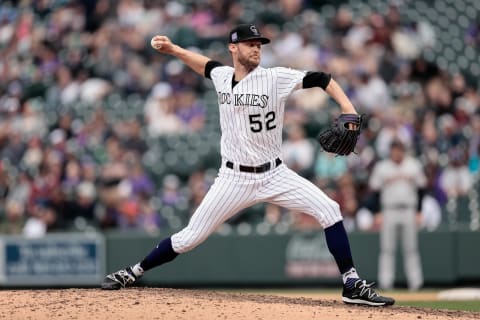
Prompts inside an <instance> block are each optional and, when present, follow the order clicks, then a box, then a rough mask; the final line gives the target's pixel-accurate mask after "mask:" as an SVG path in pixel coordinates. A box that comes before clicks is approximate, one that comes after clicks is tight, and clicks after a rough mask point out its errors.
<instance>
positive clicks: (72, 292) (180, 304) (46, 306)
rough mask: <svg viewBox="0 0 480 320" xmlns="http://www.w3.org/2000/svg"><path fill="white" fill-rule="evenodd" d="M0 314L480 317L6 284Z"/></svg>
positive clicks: (199, 293) (279, 299) (260, 298)
mask: <svg viewBox="0 0 480 320" xmlns="http://www.w3.org/2000/svg"><path fill="white" fill-rule="evenodd" d="M0 301H2V303H1V304H0V319H21V320H27V319H35V320H37V319H95V320H102V319H115V320H119V319H162V320H169V319H172V320H173V319H175V320H178V319H188V320H193V319H194V320H200V319H205V320H212V319H235V320H237V319H249V320H250V319H262V320H270V319H272V320H273V319H275V320H279V319H289V320H290V319H294V320H303V319H309V320H310V319H342V320H344V319H352V320H362V319H368V320H371V319H390V318H392V319H402V320H409V319H412V320H413V319H415V320H418V319H423V320H425V319H432V320H433V319H435V320H447V319H449V320H450V319H478V313H467V312H462V311H443V310H431V309H420V308H410V307H398V306H393V307H388V308H372V307H358V306H347V305H344V304H343V303H342V302H340V301H339V300H330V299H327V300H319V299H312V298H302V297H283V296H276V295H275V296H274V295H257V294H255V295H253V294H243V293H226V292H215V291H205V290H180V289H161V288H131V289H125V290H120V291H102V290H100V289H55V290H53V289H49V290H1V291H0Z"/></svg>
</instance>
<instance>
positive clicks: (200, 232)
mask: <svg viewBox="0 0 480 320" xmlns="http://www.w3.org/2000/svg"><path fill="white" fill-rule="evenodd" d="M254 203H255V189H254V187H253V186H248V185H245V184H241V183H238V181H235V182H233V181H232V180H229V179H220V178H218V180H217V181H216V182H215V184H214V185H213V186H212V187H211V188H210V190H209V191H208V193H207V194H206V195H205V198H204V199H203V201H202V203H201V204H200V206H199V207H198V208H197V210H195V213H194V214H193V215H192V217H191V219H190V222H189V223H188V225H187V226H186V227H185V228H184V229H183V230H181V231H180V232H178V233H176V234H174V235H172V246H173V249H174V250H175V252H178V253H184V252H187V251H189V250H192V249H193V248H195V247H196V246H197V245H199V244H200V243H202V242H203V241H204V240H205V239H207V237H208V236H209V235H210V234H211V233H212V232H213V231H215V230H216V229H217V228H218V226H220V225H221V224H222V223H223V222H225V221H226V220H227V219H229V218H230V217H232V216H233V215H234V214H236V213H237V212H239V211H240V210H242V209H244V208H246V207H249V206H251V205H253V204H254Z"/></svg>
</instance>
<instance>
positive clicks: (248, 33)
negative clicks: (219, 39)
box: [228, 24, 270, 44]
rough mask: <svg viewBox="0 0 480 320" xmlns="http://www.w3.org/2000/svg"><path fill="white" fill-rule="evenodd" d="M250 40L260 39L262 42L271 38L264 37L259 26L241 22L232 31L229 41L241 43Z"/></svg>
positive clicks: (266, 41) (267, 41)
mask: <svg viewBox="0 0 480 320" xmlns="http://www.w3.org/2000/svg"><path fill="white" fill-rule="evenodd" d="M248 40H258V41H260V42H261V43H262V44H267V43H269V42H270V39H268V38H265V37H262V35H261V34H260V32H259V31H258V29H257V27H255V25H253V24H239V25H238V26H236V27H235V28H233V29H232V30H231V31H230V35H229V39H228V42H230V43H239V42H242V41H248Z"/></svg>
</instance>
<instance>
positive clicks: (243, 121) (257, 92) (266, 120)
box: [210, 66, 306, 166]
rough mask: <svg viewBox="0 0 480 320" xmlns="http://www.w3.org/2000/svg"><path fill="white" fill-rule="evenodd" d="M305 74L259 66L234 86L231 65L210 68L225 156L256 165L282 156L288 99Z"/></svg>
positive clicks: (231, 159) (298, 86)
mask: <svg viewBox="0 0 480 320" xmlns="http://www.w3.org/2000/svg"><path fill="white" fill-rule="evenodd" d="M305 74H306V72H305V71H298V70H293V69H289V68H283V67H277V68H269V69H265V68H262V67H260V66H259V67H257V68H255V69H254V70H253V71H252V72H250V73H249V74H248V75H247V76H246V77H245V78H244V79H242V80H241V81H240V82H238V83H237V85H236V86H235V87H234V88H233V89H232V78H233V75H234V69H233V68H232V67H229V66H218V67H215V68H213V69H212V70H211V72H210V77H211V79H212V81H213V84H214V86H215V89H216V91H217V94H218V104H219V109H220V111H219V112H220V126H221V128H222V138H221V145H220V149H221V155H222V158H223V159H226V160H230V161H233V162H236V163H240V164H243V165H250V166H256V165H260V164H263V163H265V162H269V161H271V160H272V159H275V158H277V157H280V156H281V153H282V151H281V150H282V149H281V147H282V129H283V116H284V109H285V102H286V100H287V98H288V96H289V95H290V94H291V93H292V92H293V91H294V90H296V89H300V88H301V87H302V81H303V78H304V77H305Z"/></svg>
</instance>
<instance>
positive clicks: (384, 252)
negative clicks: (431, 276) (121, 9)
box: [370, 156, 426, 289]
mask: <svg viewBox="0 0 480 320" xmlns="http://www.w3.org/2000/svg"><path fill="white" fill-rule="evenodd" d="M425 184H426V177H425V174H424V172H423V169H422V166H421V164H420V162H419V161H418V160H416V159H414V158H411V157H407V156H406V157H405V158H404V159H403V161H402V162H401V163H399V164H397V163H395V162H394V161H392V160H391V159H385V160H383V161H380V162H379V163H377V165H376V166H375V167H374V169H373V172H372V175H371V176H370V187H371V188H372V189H373V190H379V191H380V205H381V210H382V213H383V225H382V229H381V233H380V245H381V252H380V258H379V265H378V281H379V284H380V286H381V287H383V288H392V287H393V285H394V280H395V251H396V244H397V230H398V227H400V228H401V239H402V246H403V258H404V262H405V273H406V276H407V281H408V285H409V287H410V288H411V289H418V288H419V287H420V286H421V285H422V284H423V275H422V265H421V261H420V256H419V253H418V244H417V243H418V239H417V238H418V237H417V224H416V218H415V216H416V214H417V205H418V196H417V194H418V188H421V187H423V186H425Z"/></svg>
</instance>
